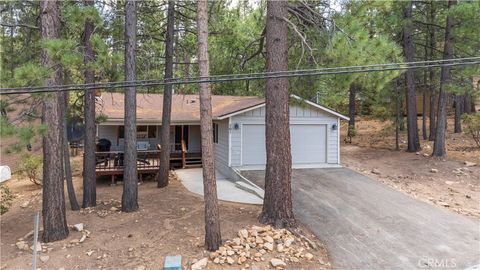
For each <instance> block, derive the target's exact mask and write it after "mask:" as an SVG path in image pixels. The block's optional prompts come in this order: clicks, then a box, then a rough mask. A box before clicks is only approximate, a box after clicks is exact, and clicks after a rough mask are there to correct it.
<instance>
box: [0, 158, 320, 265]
mask: <svg viewBox="0 0 480 270" xmlns="http://www.w3.org/2000/svg"><path fill="white" fill-rule="evenodd" d="M75 163H76V166H75V168H76V170H75V174H76V177H75V182H76V188H77V190H76V191H77V196H78V197H79V201H80V202H81V194H80V193H81V185H80V178H79V175H80V174H79V173H80V170H79V166H78V164H79V160H76V162H75ZM8 185H9V187H10V188H11V190H12V191H13V192H14V193H15V194H16V198H15V201H14V203H13V206H12V208H11V209H10V211H9V212H7V213H6V214H4V215H2V216H1V269H31V262H32V254H31V251H30V250H29V251H22V250H19V249H18V248H17V247H16V243H17V242H18V241H19V239H20V238H23V237H24V235H26V234H28V233H29V232H30V231H31V230H32V228H33V225H32V224H33V215H34V213H35V212H36V211H41V190H40V189H39V188H38V187H36V186H34V185H33V184H30V183H29V182H28V181H27V180H24V179H18V178H17V179H12V180H10V181H9V183H8ZM97 187H98V188H97V200H98V201H97V202H98V206H97V207H96V208H91V209H85V210H82V211H81V212H74V211H71V210H67V220H68V223H69V225H74V224H77V223H83V224H84V225H85V229H87V230H88V231H90V232H91V234H90V238H87V239H86V240H85V241H84V242H83V243H76V242H78V239H80V238H81V237H82V233H80V232H76V231H73V230H70V235H69V237H68V238H67V239H65V240H62V241H58V242H55V243H52V244H48V245H46V248H47V251H46V252H42V253H39V256H48V257H49V258H48V260H47V261H46V262H40V261H39V262H38V267H40V268H42V269H161V268H162V267H163V263H164V256H166V255H179V254H181V255H182V259H183V260H182V262H183V265H184V269H190V265H191V263H192V261H194V260H196V259H198V260H199V259H202V258H204V257H208V256H209V252H206V251H205V250H204V248H203V243H204V238H203V237H204V225H203V224H204V222H203V199H202V197H200V196H198V195H195V194H193V193H190V192H189V191H187V190H186V189H185V188H184V187H183V185H182V184H181V183H180V182H179V180H177V179H173V180H172V181H171V183H170V185H169V186H168V187H166V188H163V189H158V188H156V183H154V182H152V181H145V182H144V183H143V184H141V185H140V186H139V205H140V211H138V212H135V213H123V212H121V211H119V210H117V209H114V208H112V207H117V208H120V200H121V194H122V187H121V185H116V186H109V181H108V180H105V181H100V182H99V183H98V186H97ZM67 206H68V204H67ZM260 211H261V206H258V205H246V204H236V203H227V202H220V216H221V220H222V221H221V228H222V236H223V239H224V241H225V240H227V239H232V238H233V237H236V236H237V232H238V231H239V230H240V229H242V228H244V227H246V226H250V225H260V224H258V222H257V217H258V215H259V213H260ZM300 230H301V231H302V234H303V235H305V236H307V237H309V238H310V239H312V240H314V241H316V242H317V244H318V245H319V247H320V248H319V249H318V250H315V251H314V250H312V251H309V252H310V253H313V255H314V259H313V260H311V261H305V260H304V261H300V262H299V263H294V262H289V263H287V267H286V269H300V268H302V269H328V268H329V261H328V256H327V252H326V249H325V247H324V246H323V244H321V243H320V242H319V241H318V240H316V239H315V237H314V236H313V235H312V234H311V233H309V232H308V231H307V230H306V229H305V228H303V227H302V226H300ZM31 239H32V237H31V236H28V237H27V239H25V240H30V243H31ZM30 245H31V244H30ZM92 251H93V252H92ZM89 253H90V255H88V254H89ZM268 256H270V257H268ZM271 256H272V255H270V254H267V255H265V256H264V258H265V261H261V262H253V263H252V262H251V261H247V263H248V264H249V267H248V268H246V269H268V268H271V267H270V266H269V260H270V258H271ZM44 258H45V257H44ZM319 260H320V261H321V262H323V263H325V265H323V266H322V267H321V268H320V267H319ZM245 265H246V264H245V263H244V264H243V265H242V266H240V265H238V264H237V263H236V262H235V263H234V264H233V265H232V266H229V265H227V264H225V265H224V266H220V265H216V264H214V263H212V262H211V261H210V262H209V263H208V265H207V268H206V269H241V268H242V267H245Z"/></svg>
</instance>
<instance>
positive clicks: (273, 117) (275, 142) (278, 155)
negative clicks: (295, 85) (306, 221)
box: [259, 0, 296, 228]
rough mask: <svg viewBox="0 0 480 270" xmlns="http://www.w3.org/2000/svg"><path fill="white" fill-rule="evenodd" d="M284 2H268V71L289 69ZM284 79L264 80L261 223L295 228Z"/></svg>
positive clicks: (287, 109) (285, 4)
mask: <svg viewBox="0 0 480 270" xmlns="http://www.w3.org/2000/svg"><path fill="white" fill-rule="evenodd" d="M287 6H288V2H287V1H276V0H270V1H268V2H267V24H266V46H267V72H278V71H286V70H288V25H287V22H286V21H285V19H284V18H286V16H287ZM289 96H290V95H289V93H288V79H287V78H276V79H273V78H270V79H267V84H266V90H265V102H266V107H265V113H266V116H265V135H266V138H267V139H266V152H267V164H266V171H265V197H264V199H263V208H262V212H261V214H260V217H259V219H260V222H262V223H267V224H272V225H274V226H275V227H280V228H284V227H295V226H296V221H295V217H294V215H293V210H292V187H291V176H292V155H291V148H290V126H289V103H288V101H289Z"/></svg>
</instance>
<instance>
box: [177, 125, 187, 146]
mask: <svg viewBox="0 0 480 270" xmlns="http://www.w3.org/2000/svg"><path fill="white" fill-rule="evenodd" d="M182 140H183V141H184V142H185V147H186V149H187V150H188V126H183V125H182V126H175V148H174V149H175V151H182Z"/></svg>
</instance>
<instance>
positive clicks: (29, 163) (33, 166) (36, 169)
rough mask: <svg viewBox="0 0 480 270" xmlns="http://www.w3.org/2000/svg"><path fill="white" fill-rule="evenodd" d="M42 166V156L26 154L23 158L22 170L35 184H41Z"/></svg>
mask: <svg viewBox="0 0 480 270" xmlns="http://www.w3.org/2000/svg"><path fill="white" fill-rule="evenodd" d="M41 167H42V158H41V157H40V156H33V155H28V154H27V155H25V156H23V158H22V163H21V164H20V172H22V173H23V174H24V175H25V176H27V177H28V180H30V181H31V182H32V183H34V184H35V185H41V184H42V179H41Z"/></svg>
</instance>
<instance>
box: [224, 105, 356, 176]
mask: <svg viewBox="0 0 480 270" xmlns="http://www.w3.org/2000/svg"><path fill="white" fill-rule="evenodd" d="M304 105H305V106H299V105H291V106H290V136H291V137H290V139H291V141H290V142H291V150H292V165H293V168H324V167H337V166H339V164H340V151H339V150H340V149H339V145H340V144H339V142H340V137H339V126H340V120H341V119H344V120H348V117H346V116H343V115H341V114H339V113H337V112H334V111H332V110H330V109H328V108H325V107H323V106H320V105H318V104H316V103H312V102H309V101H304ZM221 120H222V121H225V122H226V124H225V126H226V127H228V133H229V141H228V149H229V151H228V154H229V156H228V167H231V168H234V169H238V170H250V169H251V170H257V169H264V168H265V164H266V149H265V105H264V104H261V105H258V106H255V107H253V108H249V109H245V110H243V111H240V112H238V113H235V114H232V115H228V116H227V117H225V118H224V119H221ZM227 121H228V122H227Z"/></svg>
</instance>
